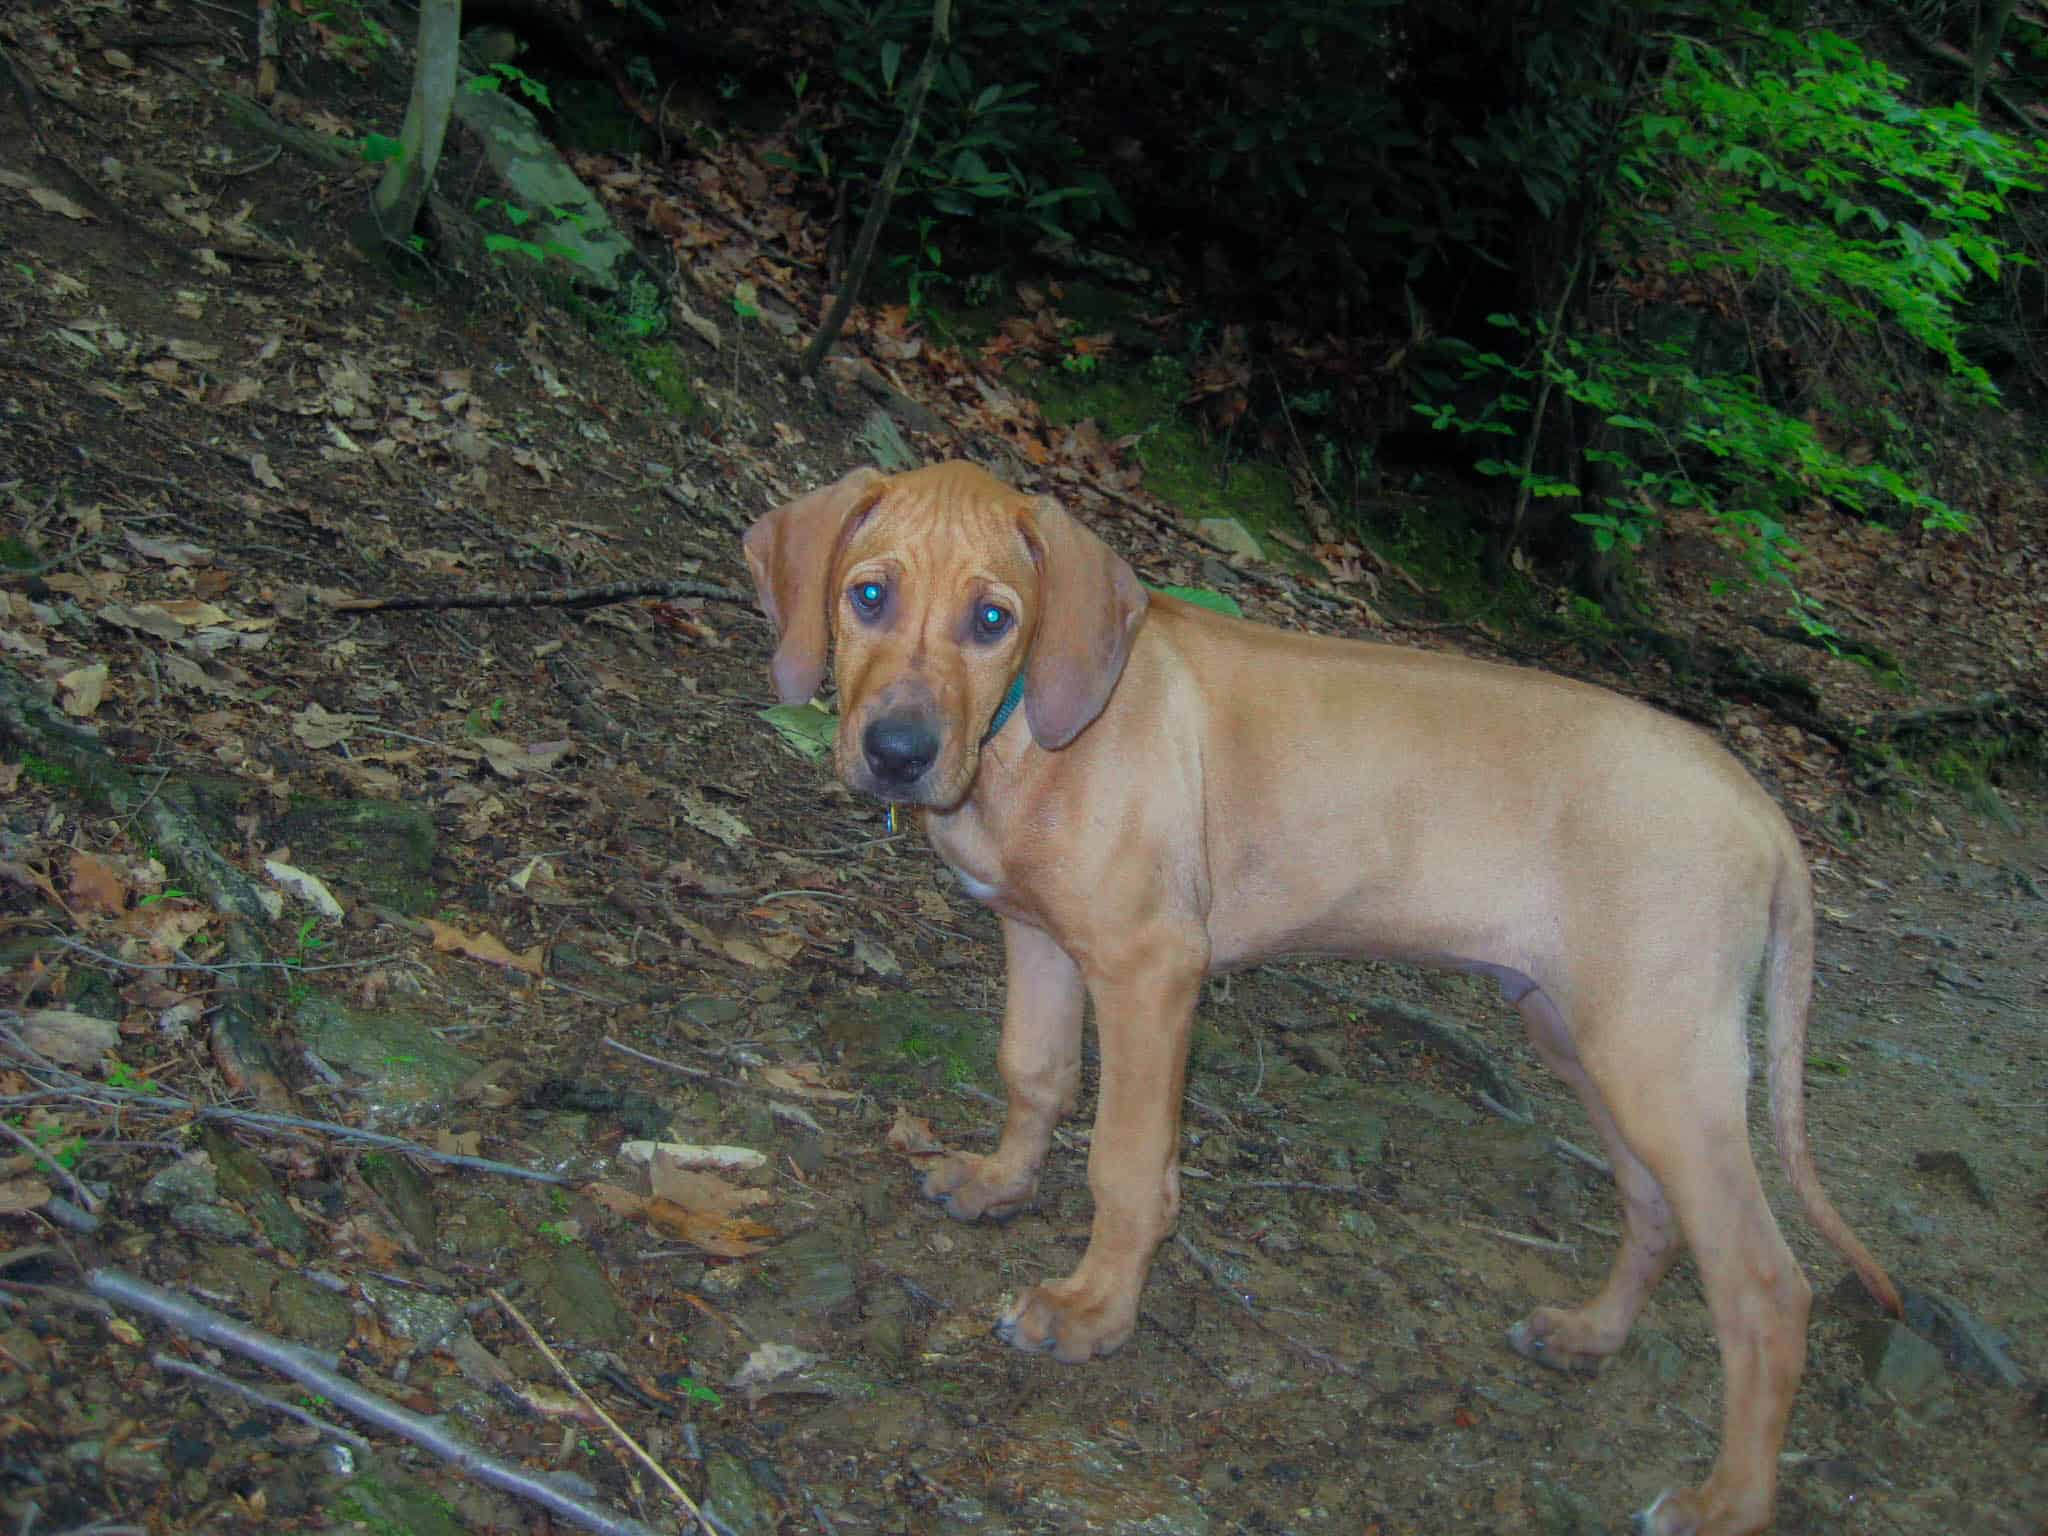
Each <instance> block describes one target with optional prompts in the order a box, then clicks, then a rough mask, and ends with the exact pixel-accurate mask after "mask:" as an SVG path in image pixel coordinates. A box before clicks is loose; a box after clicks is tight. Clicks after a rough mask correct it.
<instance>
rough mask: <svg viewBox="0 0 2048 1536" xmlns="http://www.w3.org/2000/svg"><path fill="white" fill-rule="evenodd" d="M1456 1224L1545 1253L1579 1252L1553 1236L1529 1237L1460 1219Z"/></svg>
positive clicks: (1573, 1253) (1575, 1254)
mask: <svg viewBox="0 0 2048 1536" xmlns="http://www.w3.org/2000/svg"><path fill="white" fill-rule="evenodd" d="M1458 1225H1459V1226H1461V1227H1466V1228H1469V1229H1470V1230H1472V1231H1474V1232H1484V1233H1485V1234H1486V1235H1487V1236H1488V1237H1497V1238H1499V1239H1500V1240H1501V1241H1502V1242H1504V1243H1518V1244H1520V1245H1521V1246H1522V1247H1524V1248H1541V1249H1542V1250H1543V1251H1544V1252H1545V1253H1568V1254H1570V1255H1572V1256H1573V1257H1574V1258H1576V1257H1577V1256H1578V1252H1579V1250H1578V1249H1576V1248H1574V1247H1573V1246H1572V1245H1571V1244H1570V1243H1560V1242H1558V1241H1557V1240H1556V1239H1555V1238H1549V1237H1529V1236H1526V1235H1525V1234H1523V1233H1520V1232H1504V1231H1502V1230H1501V1229H1500V1228H1499V1227H1482V1226H1481V1225H1480V1224H1479V1223H1478V1222H1476V1221H1461V1222H1459V1223H1458Z"/></svg>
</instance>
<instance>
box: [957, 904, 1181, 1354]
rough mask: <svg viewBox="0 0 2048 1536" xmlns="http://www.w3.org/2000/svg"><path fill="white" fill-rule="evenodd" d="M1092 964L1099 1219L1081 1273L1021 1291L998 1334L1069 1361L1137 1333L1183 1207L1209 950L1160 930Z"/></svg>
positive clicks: (1091, 1179)
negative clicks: (1196, 1039)
mask: <svg viewBox="0 0 2048 1536" xmlns="http://www.w3.org/2000/svg"><path fill="white" fill-rule="evenodd" d="M1084 965H1085V966H1086V974H1087V977H1088V990H1089V993H1090V995H1091V996H1093V998H1094V999H1095V1032H1096V1038H1097V1040H1098V1042H1099V1043H1100V1046H1101V1050H1102V1086H1101V1093H1100V1097H1099V1098H1098V1100H1097V1103H1096V1108H1095V1139H1094V1143H1093V1145H1092V1146H1091V1147H1090V1148H1089V1151H1088V1189H1089V1192H1090V1193H1091V1194H1092V1195H1093V1196H1094V1197H1095V1224H1094V1227H1093V1229H1092V1231H1091V1232H1090V1233H1089V1237H1088V1251H1087V1252H1086V1253H1084V1254H1083V1255H1082V1256H1081V1262H1080V1264H1079V1266H1078V1267H1076V1269H1075V1270H1074V1272H1073V1274H1071V1275H1069V1276H1068V1277H1067V1278H1066V1279H1064V1280H1053V1281H1050V1282H1048V1283H1046V1284H1044V1285H1034V1286H1032V1287H1030V1288H1029V1289H1028V1290H1026V1291H1024V1292H1023V1293H1022V1294H1020V1295H1019V1296H1018V1297H1017V1299H1016V1300H1015V1302H1014V1303H1012V1305H1011V1306H1010V1308H1009V1310H1008V1311H1007V1312H1006V1313H1005V1314H1004V1316H1003V1318H1002V1320H1001V1321H1000V1322H999V1323H998V1324H997V1328H996V1331H997V1332H998V1333H999V1334H1001V1335H1002V1336H1003V1337H1004V1338H1005V1339H1007V1340H1009V1342H1010V1343H1012V1344H1014V1345H1016V1346H1017V1347H1018V1348H1019V1349H1030V1350H1049V1351H1050V1352H1051V1353H1052V1354H1053V1355H1054V1356H1055V1357H1057V1358H1058V1359H1061V1360H1065V1361H1069V1362H1072V1361H1080V1360H1086V1359H1088V1358H1090V1357H1091V1356H1094V1355H1106V1354H1108V1353H1110V1351H1112V1350H1114V1349H1116V1348H1117V1347H1118V1346H1119V1345H1121V1344H1122V1343H1123V1342H1124V1341H1125V1340H1126V1339H1128V1338H1129V1337H1130V1336H1131V1332H1132V1330H1133V1329H1134V1328H1136V1327H1137V1322H1138V1293H1139V1291H1140V1290H1141V1289H1142V1288H1143V1286H1144V1284H1145V1272H1146V1271H1147V1270H1148V1269H1150V1268H1151V1265H1152V1255H1153V1253H1154V1252H1155V1251H1156V1250H1157V1249H1158V1247H1159V1245H1160V1243H1161V1242H1163V1241H1165V1238H1166V1234H1167V1233H1168V1232H1169V1231H1170V1230H1172V1227H1173V1221H1174V1218H1175V1216H1177V1215H1178V1214H1179V1212H1180V1159H1179V1153H1180V1100H1181V1090H1182V1088H1183V1087H1184V1086H1185V1084H1186V1082H1187V1060H1188V1031H1189V1028H1190V1026H1191V1024H1192V1023H1193V1020H1194V1013H1195V1000H1196V997H1197V996H1198V995H1199V993H1200V990H1201V985H1202V977H1203V974H1204V973H1205V972H1206V970H1207V969H1208V946H1207V944H1206V943H1205V942H1202V941H1201V940H1200V938H1199V936H1198V935H1189V934H1187V933H1184V932H1182V931H1180V930H1178V929H1177V928H1167V927H1165V926H1163V925H1162V926H1161V927H1159V928H1155V929H1154V930H1153V931H1151V932H1149V933H1146V932H1140V933H1137V934H1133V935H1129V936H1127V938H1126V939H1125V940H1123V941H1120V942H1116V943H1114V944H1112V945H1108V946H1105V949H1104V952H1102V953H1094V954H1090V955H1089V956H1088V957H1087V958H1086V960H1085V961H1084Z"/></svg>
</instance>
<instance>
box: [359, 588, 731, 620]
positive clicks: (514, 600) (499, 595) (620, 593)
mask: <svg viewBox="0 0 2048 1536" xmlns="http://www.w3.org/2000/svg"><path fill="white" fill-rule="evenodd" d="M639 597H703V598H709V599H711V600H712V601H714V602H720V603H746V604H751V603H752V602H753V601H754V599H753V598H752V597H751V596H749V595H748V594H747V593H745V592H741V591H739V590H737V589H735V588H733V587H721V586H719V585H718V584H717V583H715V582H709V581H615V582H613V583H611V584H610V585H609V586H603V587H569V588H566V589H564V590H562V591H560V592H439V593H433V594H430V595H428V596H425V597H345V598H343V599H341V600H340V601H339V602H337V603H336V604H335V605H334V607H335V608H336V610H337V611H339V612H341V613H405V612H418V611H423V610H433V611H437V612H438V611H440V610H443V609H448V608H604V607H608V606H609V605H611V604H613V603H628V602H631V601H632V600H633V599H635V598H639Z"/></svg>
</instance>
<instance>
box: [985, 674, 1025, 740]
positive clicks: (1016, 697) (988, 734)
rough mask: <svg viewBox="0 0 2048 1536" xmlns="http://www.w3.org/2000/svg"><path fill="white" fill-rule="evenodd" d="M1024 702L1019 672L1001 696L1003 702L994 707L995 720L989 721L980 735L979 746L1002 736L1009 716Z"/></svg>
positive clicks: (1021, 675)
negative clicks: (1008, 688)
mask: <svg viewBox="0 0 2048 1536" xmlns="http://www.w3.org/2000/svg"><path fill="white" fill-rule="evenodd" d="M1023 702H1024V674H1023V673H1022V672H1019V673H1018V674H1017V676H1016V679H1015V680H1014V681H1013V682H1012V683H1011V684H1010V691H1009V692H1008V693H1006V694H1004V695H1003V702H1002V703H1000V704H998V705H997V706H996V713H995V718H994V719H992V720H991V721H989V723H988V729H987V730H985V731H983V732H982V733H981V744H982V745H983V746H984V747H985V746H987V745H988V744H989V743H990V742H992V741H994V740H995V739H996V737H997V736H999V735H1001V734H1002V730H1003V727H1004V726H1006V725H1008V724H1009V723H1010V716H1012V715H1014V714H1015V713H1017V706H1018V705H1019V704H1022V703H1023Z"/></svg>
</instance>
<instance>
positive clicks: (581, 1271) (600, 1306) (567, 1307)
mask: <svg viewBox="0 0 2048 1536" xmlns="http://www.w3.org/2000/svg"><path fill="white" fill-rule="evenodd" d="M519 1278H520V1279H522V1280H524V1281H525V1282H526V1283H527V1284H528V1285H529V1286H531V1287H533V1289H534V1290H535V1291H537V1292H539V1296H538V1298H537V1301H538V1305H539V1307H540V1309H541V1311H542V1313H543V1315H545V1316H547V1317H551V1318H553V1319H554V1322H555V1327H556V1329H557V1330H558V1331H559V1332H560V1334H561V1335H562V1336H563V1337H565V1338H567V1339H568V1340H569V1342H571V1343H572V1344H581V1345H586V1346H587V1345H595V1346H599V1347H602V1348H616V1347H618V1346H620V1345H622V1344H625V1343H626V1342H627V1341H628V1340H630V1339H631V1338H632V1337H633V1334H634V1328H633V1319H632V1317H631V1316H630V1315H629V1314H628V1313H627V1311H626V1309H625V1308H624V1307H622V1306H620V1305H619V1299H618V1296H617V1295H616V1294H615V1293H614V1292H613V1290H612V1285H611V1281H610V1279H609V1278H607V1277H606V1275H605V1272H604V1266H603V1265H602V1264H600V1263H598V1261H597V1259H596V1257H595V1256H594V1255H592V1254H591V1252H590V1251H589V1250H588V1249H585V1248H573V1247H550V1248H536V1249H534V1250H533V1251H532V1252H530V1253H529V1254H528V1255H527V1256H526V1259H525V1261H524V1262H523V1263H521V1264H520V1266H519Z"/></svg>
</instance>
